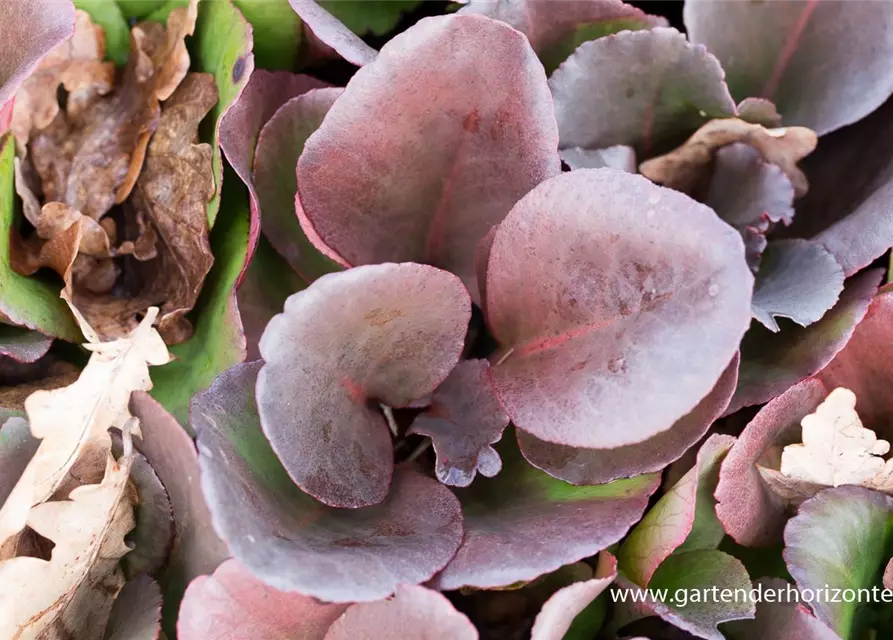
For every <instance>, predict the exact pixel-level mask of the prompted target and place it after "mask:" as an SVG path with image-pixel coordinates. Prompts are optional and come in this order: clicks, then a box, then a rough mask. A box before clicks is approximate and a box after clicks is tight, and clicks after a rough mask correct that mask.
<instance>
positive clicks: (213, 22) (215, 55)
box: [190, 0, 254, 226]
mask: <svg viewBox="0 0 893 640" xmlns="http://www.w3.org/2000/svg"><path fill="white" fill-rule="evenodd" d="M251 49H252V37H251V25H250V24H248V21H247V20H245V17H244V16H243V15H242V12H241V11H239V10H238V9H236V7H235V5H233V3H232V1H231V0H202V1H201V2H199V6H198V23H197V25H196V29H195V36H193V42H192V43H191V49H190V51H191V52H192V57H193V60H192V70H193V71H204V72H206V73H211V74H214V78H215V79H216V80H217V92H218V94H219V95H220V99H219V100H218V102H217V105H216V106H215V107H214V108H213V109H212V110H211V113H209V114H208V117H207V118H205V121H204V122H203V123H202V127H201V139H202V140H203V141H205V142H210V143H211V146H212V148H213V149H214V179H215V181H216V182H217V195H215V196H214V198H213V199H212V200H211V202H209V203H208V222H209V224H211V225H212V226H213V225H214V221H215V219H216V218H217V213H218V211H219V210H220V192H221V180H222V179H223V159H222V158H221V155H220V145H219V144H217V140H218V130H219V128H220V117H221V116H222V115H223V114H224V112H225V111H226V110H227V109H228V108H229V106H230V105H231V104H232V102H233V101H234V100H235V99H236V97H237V96H238V95H239V93H240V92H241V91H242V88H243V87H244V86H245V84H246V83H247V82H248V78H249V77H250V76H251V72H252V71H253V70H254V57H253V55H252V54H251ZM233 179H235V180H237V181H238V177H237V176H233Z"/></svg>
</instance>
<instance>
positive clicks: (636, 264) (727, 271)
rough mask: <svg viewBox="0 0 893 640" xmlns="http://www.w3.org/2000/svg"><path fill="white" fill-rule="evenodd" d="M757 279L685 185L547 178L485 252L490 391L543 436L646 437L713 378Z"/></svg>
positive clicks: (598, 176) (665, 425) (593, 174)
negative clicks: (493, 350)
mask: <svg viewBox="0 0 893 640" xmlns="http://www.w3.org/2000/svg"><path fill="white" fill-rule="evenodd" d="M680 229H685V230H686V231H685V233H680V232H679V230H680ZM752 282H753V277H752V276H751V273H750V270H749V268H748V266H747V263H746V261H745V258H744V245H743V243H742V241H741V238H740V236H739V235H738V233H737V232H736V231H735V230H734V229H732V228H731V227H729V226H728V225H726V224H725V223H724V222H722V221H721V220H719V218H717V216H716V214H714V213H713V212H712V211H711V210H710V209H708V208H707V207H704V206H703V205H700V204H698V203H697V202H695V201H694V200H691V199H690V198H688V197H687V196H685V195H683V194H681V193H678V192H676V191H672V190H670V189H666V188H663V187H659V186H656V185H653V184H652V183H650V182H649V181H648V180H646V179H645V178H642V177H641V176H635V175H631V174H628V173H625V172H621V171H616V170H612V169H579V170H576V171H572V172H570V173H565V174H563V175H561V176H558V177H556V178H553V179H552V180H549V181H547V182H545V183H543V184H541V185H540V186H539V187H537V188H536V189H534V190H533V191H532V192H530V193H529V194H528V195H527V196H525V197H524V198H523V199H522V200H521V201H520V202H519V203H518V204H517V205H516V206H515V207H514V209H512V211H511V213H510V214H509V215H508V217H507V218H506V219H505V221H504V222H503V223H502V224H501V225H500V226H499V229H498V231H497V232H496V237H495V238H494V241H493V246H492V248H491V251H490V263H489V267H488V270H487V297H488V299H487V311H488V316H489V317H488V320H489V324H490V327H491V329H492V331H493V333H494V335H495V336H496V338H497V340H498V341H499V342H500V343H501V344H502V345H503V347H504V349H505V350H506V353H505V355H504V356H503V357H502V358H501V361H500V362H499V363H498V364H496V365H494V367H493V370H492V379H493V382H494V387H495V389H496V393H497V395H498V396H499V398H500V400H501V401H502V404H503V406H504V407H505V409H506V411H507V412H508V414H509V416H510V417H511V418H512V421H513V422H514V423H515V424H516V425H517V426H518V428H519V429H521V430H523V431H526V432H528V433H530V434H531V435H533V436H535V437H537V438H539V439H541V440H545V441H547V442H555V443H559V444H565V445H570V446H577V447H589V448H612V447H619V446H623V445H628V444H633V443H637V442H642V441H643V440H647V439H648V438H651V437H653V436H655V435H656V434H658V433H660V432H662V431H665V430H667V429H669V428H670V427H671V426H672V425H673V423H674V422H675V421H676V420H678V419H679V418H681V417H682V416H683V415H685V414H686V413H688V412H689V411H691V410H692V409H693V408H694V407H695V406H696V405H697V403H698V402H699V401H700V400H701V399H702V398H704V396H706V395H707V394H708V393H709V392H710V389H711V388H713V386H714V385H715V384H716V382H717V380H718V379H719V377H720V375H721V374H722V372H723V370H724V369H725V368H726V366H727V365H728V364H729V361H731V359H732V357H733V356H734V355H735V352H736V350H737V348H738V342H739V341H740V340H741V336H742V335H743V334H744V331H745V329H746V328H747V325H748V324H749V321H750V297H751V287H752ZM643 398H648V402H643V401H642V399H643Z"/></svg>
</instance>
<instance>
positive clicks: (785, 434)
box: [715, 378, 828, 547]
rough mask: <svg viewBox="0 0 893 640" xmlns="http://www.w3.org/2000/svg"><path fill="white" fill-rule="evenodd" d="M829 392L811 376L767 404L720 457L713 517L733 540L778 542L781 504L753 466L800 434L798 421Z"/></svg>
mask: <svg viewBox="0 0 893 640" xmlns="http://www.w3.org/2000/svg"><path fill="white" fill-rule="evenodd" d="M827 393H828V391H827V389H826V388H825V386H824V385H823V384H822V383H821V382H819V381H818V380H815V379H813V378H810V379H807V380H804V381H803V382H800V383H799V384H796V385H794V386H793V387H791V388H790V389H788V390H787V391H785V392H784V393H783V394H781V395H780V396H778V397H777V398H775V399H774V400H772V401H771V402H769V403H768V404H767V405H766V406H765V407H763V408H762V409H761V410H760V412H759V413H758V414H757V415H756V416H755V417H754V419H753V420H751V421H750V423H748V425H747V426H746V427H745V428H744V431H742V433H741V435H740V436H739V437H738V440H736V441H735V444H734V445H733V446H732V449H731V450H730V451H729V454H728V455H727V456H726V458H725V460H723V463H722V467H721V468H720V472H719V484H718V485H717V487H716V493H715V495H716V500H717V504H716V515H717V517H719V520H720V522H722V525H723V529H725V532H726V533H728V534H729V535H730V536H732V538H734V540H735V542H737V543H738V544H741V545H744V546H746V547H769V546H772V545H774V544H776V543H778V542H779V541H780V540H781V533H782V528H783V527H784V524H785V519H786V508H785V505H784V504H783V502H782V500H781V499H780V498H779V497H778V495H777V494H776V493H775V492H774V491H772V490H771V489H770V488H769V486H768V485H767V484H766V482H765V481H764V480H763V478H762V477H761V476H760V472H759V470H758V469H757V468H756V466H755V465H756V464H758V463H759V462H760V461H761V460H762V459H763V458H764V456H766V455H769V454H772V453H773V450H776V449H778V450H780V447H783V446H784V445H786V444H790V443H792V442H797V441H798V440H799V438H800V420H802V419H803V417H804V416H807V415H809V414H810V413H812V412H813V411H814V410H815V408H816V407H817V406H818V405H819V403H820V402H821V401H822V400H824V399H825V396H826V395H827Z"/></svg>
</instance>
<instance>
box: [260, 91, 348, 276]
mask: <svg viewBox="0 0 893 640" xmlns="http://www.w3.org/2000/svg"><path fill="white" fill-rule="evenodd" d="M343 91H344V89H341V88H331V89H311V90H310V91H308V92H307V93H305V94H304V95H301V96H298V97H296V98H292V99H291V100H289V101H288V102H286V103H285V104H283V105H282V106H281V107H280V108H279V109H278V110H277V111H276V113H275V114H273V116H272V117H271V118H270V119H269V120H268V121H267V123H266V124H265V125H264V128H263V129H262V130H261V132H260V137H259V138H258V140H257V149H256V152H255V156H254V182H255V184H256V185H257V194H258V200H259V203H260V207H261V210H262V211H263V215H262V216H261V224H262V227H263V231H264V235H265V236H266V237H267V239H268V240H269V241H270V244H272V245H273V247H275V249H276V250H277V251H278V252H279V253H280V254H282V256H283V257H284V258H285V259H286V260H288V263H289V264H290V265H291V267H292V268H293V269H294V270H295V271H297V272H298V273H299V274H300V275H301V277H302V278H303V279H304V280H305V281H306V282H313V281H314V280H315V279H316V278H318V277H319V276H321V275H324V274H326V273H329V272H331V271H335V270H337V269H339V265H337V264H334V263H333V262H331V261H329V260H328V259H326V258H325V257H324V256H322V255H320V253H319V251H317V249H316V247H314V246H313V244H312V243H311V242H310V241H309V240H308V239H307V236H305V235H304V232H303V231H302V230H301V225H300V223H299V222H298V218H297V216H296V215H295V193H296V192H297V188H298V186H297V180H296V178H295V164H296V163H297V162H298V157H300V155H301V151H302V150H303V149H304V143H305V142H306V141H307V138H309V137H310V134H312V133H313V132H314V131H316V130H317V129H318V128H319V125H320V124H321V123H322V120H323V117H324V116H325V115H326V113H327V112H328V110H329V108H330V107H331V106H332V103H334V102H335V99H336V98H337V97H338V96H340V95H341V94H342V92H343Z"/></svg>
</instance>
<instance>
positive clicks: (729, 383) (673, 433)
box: [515, 355, 738, 484]
mask: <svg viewBox="0 0 893 640" xmlns="http://www.w3.org/2000/svg"><path fill="white" fill-rule="evenodd" d="M737 380H738V356H737V355H736V356H735V357H734V358H733V359H732V362H731V363H730V364H729V366H728V367H727V368H726V370H725V372H724V373H723V374H722V377H720V379H719V382H717V383H716V386H715V387H713V390H712V391H711V392H710V393H708V394H707V395H706V396H705V397H704V399H703V400H701V402H699V403H698V406H696V407H695V408H694V409H692V411H690V412H689V413H687V414H686V415H684V416H683V417H682V418H680V419H679V420H677V421H676V423H675V424H674V425H673V426H672V427H670V428H669V429H667V430H666V431H663V432H661V433H659V434H657V435H656V436H654V437H652V438H649V439H648V440H645V441H644V442H637V443H636V444H630V445H626V446H624V447H617V448H616V449H581V448H576V447H568V446H565V445H561V444H553V443H551V442H544V441H543V440H537V439H536V438H534V437H533V436H532V435H530V434H528V433H525V432H523V431H516V432H515V433H516V435H517V438H518V445H519V446H520V447H521V452H522V453H523V454H524V457H525V458H527V461H528V462H530V464H532V465H533V466H535V467H537V468H539V469H542V470H543V471H545V472H546V473H548V474H549V475H551V476H554V477H556V478H559V479H561V480H564V481H565V482H570V483H571V484H600V483H603V482H611V481H612V480H617V479H618V478H628V477H630V476H634V475H639V474H642V473H651V472H653V471H660V470H661V469H663V468H665V467H666V466H667V465H668V464H670V463H671V462H673V461H675V460H677V459H678V458H679V457H681V456H682V454H683V453H685V452H686V451H687V450H688V449H689V448H691V447H692V446H693V445H694V444H695V443H696V442H698V441H699V440H700V439H701V437H702V436H703V435H704V434H705V433H706V432H707V429H709V428H710V425H711V424H713V421H714V420H716V419H717V418H718V417H719V416H720V415H722V413H723V411H725V409H726V407H727V406H728V404H729V400H730V399H731V397H732V393H733V392H734V391H735V384H736V382H737Z"/></svg>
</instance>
